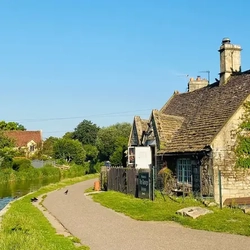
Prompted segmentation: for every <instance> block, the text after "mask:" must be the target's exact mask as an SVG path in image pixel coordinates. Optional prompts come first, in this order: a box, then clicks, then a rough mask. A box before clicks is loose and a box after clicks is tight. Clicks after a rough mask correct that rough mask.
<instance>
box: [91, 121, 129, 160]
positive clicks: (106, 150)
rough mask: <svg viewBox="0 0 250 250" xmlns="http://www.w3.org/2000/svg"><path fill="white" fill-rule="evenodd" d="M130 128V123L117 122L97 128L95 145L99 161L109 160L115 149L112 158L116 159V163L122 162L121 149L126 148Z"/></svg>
mask: <svg viewBox="0 0 250 250" xmlns="http://www.w3.org/2000/svg"><path fill="white" fill-rule="evenodd" d="M130 130H131V124H130V123H117V124H114V125H111V126H109V127H105V128H102V129H100V130H99V132H98V136H97V141H96V145H97V148H98V150H99V152H100V160H101V161H106V160H111V158H110V157H111V156H112V155H113V154H114V152H115V151H116V150H117V152H116V153H115V155H113V158H112V159H113V160H114V159H116V160H115V161H116V163H117V162H122V157H123V152H122V151H124V149H125V148H127V144H128V139H129V134H130ZM118 152H119V153H118ZM118 155H119V157H118ZM119 164H120V163H119Z"/></svg>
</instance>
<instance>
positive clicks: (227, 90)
mask: <svg viewBox="0 0 250 250" xmlns="http://www.w3.org/2000/svg"><path fill="white" fill-rule="evenodd" d="M249 94H250V74H249V71H247V72H245V73H242V74H238V75H234V76H231V77H230V78H229V80H228V82H227V83H226V84H224V85H219V83H214V84H211V85H208V86H207V87H204V88H201V89H198V90H195V91H192V92H188V93H183V94H176V93H175V94H174V95H173V96H172V97H171V99H170V100H169V101H168V102H167V103H166V104H165V105H164V107H163V108H162V109H161V111H160V112H161V113H162V114H163V115H168V116H174V117H181V118H182V119H183V120H182V124H181V126H180V127H179V128H178V126H176V129H175V131H173V134H172V138H171V139H170V140H168V139H167V138H168V137H171V136H169V135H168V132H166V131H167V127H168V126H170V124H168V123H169V121H168V120H167V119H166V120H165V121H163V119H165V118H162V121H161V122H162V124H164V125H162V126H163V127H165V128H166V129H164V131H165V132H162V133H163V134H164V135H161V136H160V137H161V138H164V136H165V137H166V138H165V139H164V141H161V150H160V152H168V153H171V152H172V153H173V152H175V153H177V152H195V151H201V150H203V149H204V147H205V146H207V145H210V144H211V142H212V140H213V138H214V137H215V136H216V135H217V133H218V132H219V131H220V130H221V129H222V127H223V126H224V125H225V123H226V122H227V121H228V119H229V118H230V117H231V116H232V115H233V114H234V113H235V112H236V110H237V109H238V108H239V107H240V105H241V104H242V103H243V102H244V101H245V99H246V98H247V97H248V95H249ZM179 125H180V123H179ZM162 143H163V144H164V147H162Z"/></svg>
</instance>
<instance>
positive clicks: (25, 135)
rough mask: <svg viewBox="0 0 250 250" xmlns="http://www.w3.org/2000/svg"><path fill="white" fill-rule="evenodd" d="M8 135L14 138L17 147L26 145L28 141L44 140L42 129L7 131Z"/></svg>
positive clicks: (37, 141)
mask: <svg viewBox="0 0 250 250" xmlns="http://www.w3.org/2000/svg"><path fill="white" fill-rule="evenodd" d="M4 133H5V134H6V136H7V137H9V138H11V139H14V140H15V144H16V146H17V147H26V146H27V143H28V142H30V141H34V142H35V143H36V144H39V143H41V142H42V133H41V131H20V130H13V131H5V132H4Z"/></svg>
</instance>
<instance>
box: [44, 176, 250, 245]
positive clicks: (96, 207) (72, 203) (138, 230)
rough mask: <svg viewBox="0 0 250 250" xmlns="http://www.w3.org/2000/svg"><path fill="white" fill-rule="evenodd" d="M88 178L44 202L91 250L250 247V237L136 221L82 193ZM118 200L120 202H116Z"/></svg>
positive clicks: (55, 193) (90, 181)
mask: <svg viewBox="0 0 250 250" xmlns="http://www.w3.org/2000/svg"><path fill="white" fill-rule="evenodd" d="M93 183H94V180H89V181H85V182H81V183H78V184H75V185H73V186H69V187H68V190H69V192H68V194H67V195H65V194H64V191H65V190H66V189H61V190H58V191H55V192H52V193H50V194H48V196H47V197H46V199H45V200H44V202H43V205H44V206H45V207H46V208H47V209H48V210H49V211H50V212H51V213H52V214H53V215H54V216H55V217H56V218H57V219H58V220H59V221H60V222H61V223H62V224H63V225H64V226H65V227H66V228H67V229H68V230H69V231H70V232H71V233H72V234H73V235H75V236H76V237H78V238H79V239H80V240H81V242H82V244H85V245H88V246H90V249H91V250H161V249H162V250H172V249H174V250H187V249H192V250H203V249H204V250H210V249H211V250H231V249H232V250H235V249H250V237H245V236H237V235H230V234H222V233H213V232H207V231H199V230H193V229H188V228H184V227H182V226H180V225H178V224H175V223H168V222H142V221H135V220H133V219H131V218H129V217H126V216H124V215H122V214H119V213H116V212H114V211H112V210H111V209H107V208H104V207H102V206H101V205H100V204H98V203H95V202H93V201H92V200H91V198H90V197H88V196H85V195H84V194H83V191H84V189H86V188H88V187H90V186H92V185H93ZM117 202H119V201H117Z"/></svg>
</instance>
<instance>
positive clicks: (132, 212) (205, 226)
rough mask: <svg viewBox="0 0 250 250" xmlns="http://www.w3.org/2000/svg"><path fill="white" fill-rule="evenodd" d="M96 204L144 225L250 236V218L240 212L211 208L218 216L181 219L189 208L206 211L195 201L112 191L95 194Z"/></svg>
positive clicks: (209, 215) (213, 214)
mask: <svg viewBox="0 0 250 250" xmlns="http://www.w3.org/2000/svg"><path fill="white" fill-rule="evenodd" d="M92 196H93V200H94V201H96V202H99V203H100V204H102V205H103V206H105V207H108V208H111V209H113V210H115V211H117V212H120V213H123V214H125V215H127V216H130V217H131V218H133V219H136V220H141V221H175V222H178V223H180V224H181V225H183V226H186V227H190V228H194V229H200V230H207V231H216V232H227V233H232V234H240V235H247V236H249V235H250V215H248V214H244V212H243V211H242V210H240V209H230V208H223V209H219V208H218V207H213V208H209V209H210V210H212V211H213V212H214V213H211V214H207V215H204V216H200V217H199V218H197V219H192V218H189V217H183V216H181V215H177V214H176V211H177V210H179V209H181V208H184V207H189V206H200V207H205V206H204V205H203V204H202V203H201V202H200V201H197V200H195V199H193V198H188V197H187V198H185V199H184V201H183V199H182V198H176V199H175V200H172V199H170V198H168V197H166V201H164V200H163V198H162V196H161V195H160V194H157V196H156V199H155V201H150V200H143V199H137V198H134V197H133V196H130V195H125V194H122V193H118V192H113V191H108V192H103V193H99V194H93V195H92Z"/></svg>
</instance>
